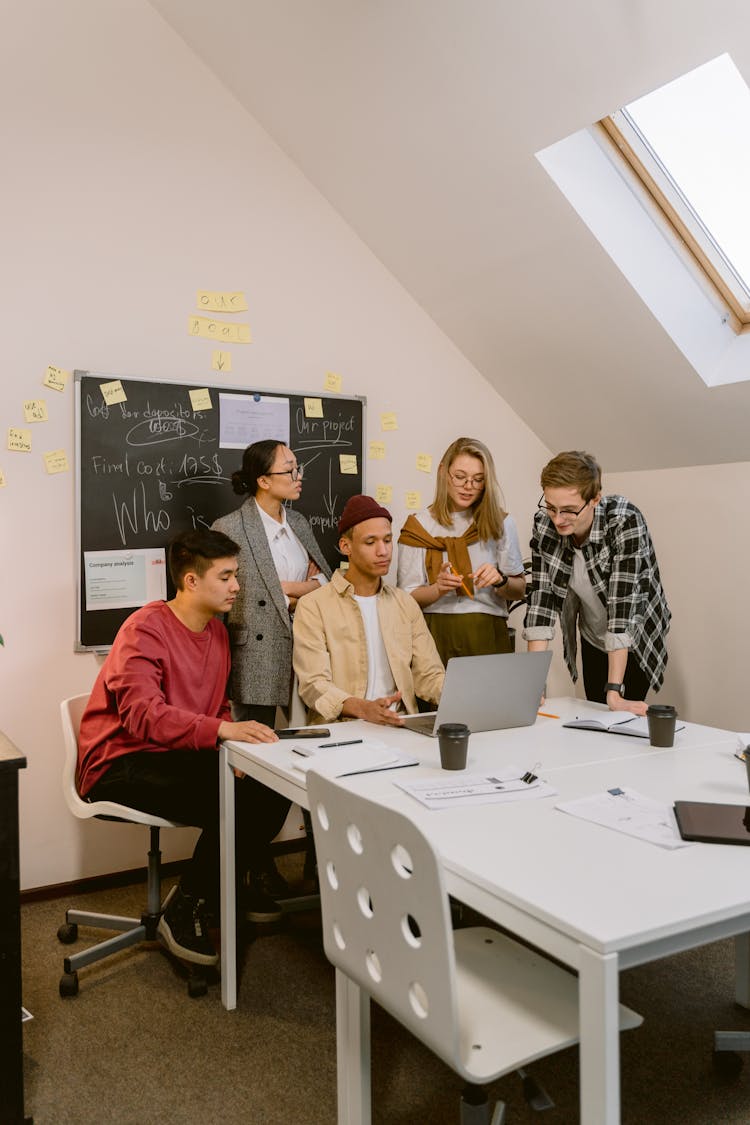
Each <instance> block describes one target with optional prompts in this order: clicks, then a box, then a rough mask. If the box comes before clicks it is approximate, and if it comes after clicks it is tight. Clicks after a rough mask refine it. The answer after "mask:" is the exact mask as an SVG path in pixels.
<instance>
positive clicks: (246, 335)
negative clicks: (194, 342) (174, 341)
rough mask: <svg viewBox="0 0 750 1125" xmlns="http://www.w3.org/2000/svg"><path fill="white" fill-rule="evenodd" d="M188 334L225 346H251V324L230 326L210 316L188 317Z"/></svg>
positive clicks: (226, 322)
mask: <svg viewBox="0 0 750 1125" xmlns="http://www.w3.org/2000/svg"><path fill="white" fill-rule="evenodd" d="M188 334H189V335H190V336H200V337H202V338H203V339H204V340H221V342H222V343H223V344H251V343H252V342H253V341H252V337H251V336H250V325H249V324H230V323H229V321H228V320H214V319H213V317H210V316H190V317H188Z"/></svg>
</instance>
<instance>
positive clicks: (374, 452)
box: [367, 441, 385, 461]
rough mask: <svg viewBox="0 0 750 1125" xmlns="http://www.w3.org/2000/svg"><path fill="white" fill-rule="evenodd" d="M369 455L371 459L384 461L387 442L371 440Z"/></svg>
mask: <svg viewBox="0 0 750 1125" xmlns="http://www.w3.org/2000/svg"><path fill="white" fill-rule="evenodd" d="M367 456H368V457H369V458H370V460H371V461H384V460H385V442H384V441H371V442H370V446H369V449H368V452H367Z"/></svg>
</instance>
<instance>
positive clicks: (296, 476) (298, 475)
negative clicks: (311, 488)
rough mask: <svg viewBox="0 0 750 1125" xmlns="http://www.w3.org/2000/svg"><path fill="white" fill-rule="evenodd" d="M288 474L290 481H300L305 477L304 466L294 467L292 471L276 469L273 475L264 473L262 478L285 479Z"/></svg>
mask: <svg viewBox="0 0 750 1125" xmlns="http://www.w3.org/2000/svg"><path fill="white" fill-rule="evenodd" d="M287 473H289V476H290V477H291V478H292V480H293V481H294V480H302V478H303V476H304V475H305V466H304V465H295V467H294V468H293V469H277V471H276V472H275V473H264V474H263V476H264V477H285V476H286V475H287Z"/></svg>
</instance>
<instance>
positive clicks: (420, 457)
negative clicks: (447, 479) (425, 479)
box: [417, 453, 432, 473]
mask: <svg viewBox="0 0 750 1125" xmlns="http://www.w3.org/2000/svg"><path fill="white" fill-rule="evenodd" d="M417 468H418V469H419V471H420V473H431V472H432V457H431V456H430V454H429V453H418V454H417Z"/></svg>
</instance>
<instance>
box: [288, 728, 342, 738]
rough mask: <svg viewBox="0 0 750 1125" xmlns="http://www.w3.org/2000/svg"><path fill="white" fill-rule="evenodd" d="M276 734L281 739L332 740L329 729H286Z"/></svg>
mask: <svg viewBox="0 0 750 1125" xmlns="http://www.w3.org/2000/svg"><path fill="white" fill-rule="evenodd" d="M276 734H277V735H278V736H279V738H294V739H297V738H330V737H331V732H330V730H329V729H328V727H285V728H284V730H277V731H276Z"/></svg>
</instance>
